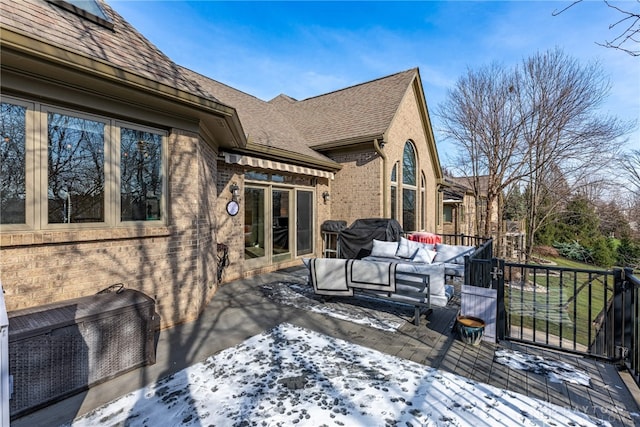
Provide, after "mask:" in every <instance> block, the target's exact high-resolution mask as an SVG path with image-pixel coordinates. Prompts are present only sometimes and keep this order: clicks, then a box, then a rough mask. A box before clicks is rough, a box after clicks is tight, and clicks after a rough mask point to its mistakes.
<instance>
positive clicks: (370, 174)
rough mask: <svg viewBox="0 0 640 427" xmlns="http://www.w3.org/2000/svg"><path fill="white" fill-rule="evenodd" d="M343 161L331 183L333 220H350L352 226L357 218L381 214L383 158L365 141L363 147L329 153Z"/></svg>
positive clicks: (337, 160) (338, 160) (335, 158)
mask: <svg viewBox="0 0 640 427" xmlns="http://www.w3.org/2000/svg"><path fill="white" fill-rule="evenodd" d="M329 156H330V157H331V158H332V159H333V160H334V161H336V162H338V163H340V164H342V169H341V170H340V171H339V172H338V173H337V174H336V178H335V180H334V181H333V182H332V183H331V188H332V190H331V201H330V203H331V211H330V215H331V218H330V219H333V220H344V221H347V225H351V223H353V221H355V220H356V219H358V218H375V217H381V216H382V181H381V169H382V160H381V158H380V157H379V156H378V154H377V153H376V152H375V151H374V149H373V144H366V145H365V146H363V147H362V148H361V149H360V150H347V151H341V152H333V153H330V154H329Z"/></svg>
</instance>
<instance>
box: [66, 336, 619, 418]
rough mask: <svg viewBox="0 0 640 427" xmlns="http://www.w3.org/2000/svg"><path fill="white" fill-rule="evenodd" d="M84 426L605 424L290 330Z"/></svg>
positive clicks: (141, 394) (114, 406) (100, 412)
mask: <svg viewBox="0 0 640 427" xmlns="http://www.w3.org/2000/svg"><path fill="white" fill-rule="evenodd" d="M72 425H73V426H74V427H82V426H95V425H102V426H115V425H118V426H121V425H131V426H209V425H213V426H230V425H233V426H244V425H246V426H250V425H256V426H263V425H264V426H291V425H300V426H329V425H331V426H335V425H342V426H390V425H403V426H404V425H407V426H408V425H414V426H415V425H420V426H474V427H479V426H494V425H500V426H540V425H554V426H574V425H580V426H610V424H609V423H608V422H605V421H600V420H596V419H593V418H590V417H589V416H588V415H585V414H583V413H579V412H574V411H571V410H569V409H566V408H562V407H560V406H556V405H553V404H551V403H547V402H543V401H540V400H536V399H533V398H529V397H526V396H524V395H521V394H518V393H514V392H510V391H507V390H502V389H499V388H496V387H492V386H489V385H486V384H483V383H478V382H475V381H472V380H469V379H466V378H464V377H460V376H457V375H453V374H450V373H446V372H442V371H439V370H436V369H433V368H430V367H427V366H424V365H420V364H418V363H415V362H411V361H408V360H404V359H400V358H397V357H394V356H389V355H386V354H384V353H380V352H378V351H375V350H371V349H367V348H365V347H361V346H358V345H355V344H351V343H348V342H346V341H343V340H339V339H335V338H332V337H328V336H325V335H322V334H319V333H316V332H313V331H309V330H306V329H303V328H300V327H297V326H293V325H290V324H281V325H279V326H277V327H275V328H274V329H272V330H270V331H267V332H265V333H263V334H260V335H256V336H254V337H252V338H249V339H248V340H246V341H244V342H243V343H241V344H239V345H237V346H235V347H232V348H229V349H227V350H224V351H222V352H220V353H218V354H216V355H214V356H211V357H209V358H208V359H207V360H205V361H204V362H202V363H198V364H195V365H193V366H191V367H189V368H187V369H184V370H182V371H180V372H177V373H176V374H174V375H172V376H169V377H166V378H163V379H161V380H160V381H158V382H156V383H154V384H151V385H149V386H147V387H145V388H143V389H140V390H137V391H135V392H133V393H129V394H127V395H125V396H122V397H121V398H119V399H117V400H115V401H113V402H111V403H109V404H107V405H105V406H103V407H101V408H98V409H96V410H94V411H92V412H90V413H88V414H86V415H85V416H83V417H80V418H78V419H76V420H75V421H74V422H73V423H72Z"/></svg>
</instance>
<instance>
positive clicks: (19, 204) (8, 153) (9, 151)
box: [0, 102, 27, 224]
mask: <svg viewBox="0 0 640 427" xmlns="http://www.w3.org/2000/svg"><path fill="white" fill-rule="evenodd" d="M26 113H27V109H26V108H25V107H21V106H19V105H13V104H7V103H4V102H3V103H2V104H0V132H2V135H0V137H1V138H2V139H1V140H0V223H2V224H24V223H25V222H26V218H25V206H26V205H25V200H26V186H25V141H26V138H25V117H26Z"/></svg>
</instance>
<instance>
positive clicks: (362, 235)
mask: <svg viewBox="0 0 640 427" xmlns="http://www.w3.org/2000/svg"><path fill="white" fill-rule="evenodd" d="M403 233H404V232H403V230H402V227H401V226H400V224H399V223H398V221H396V220H395V219H389V218H367V219H357V220H355V221H354V222H353V224H351V225H350V226H349V227H348V228H345V229H344V230H341V231H340V234H338V242H339V246H340V256H341V257H342V258H355V259H361V258H364V257H365V256H368V255H370V254H371V248H372V247H373V240H374V239H376V240H383V241H386V242H397V241H399V240H400V236H402V234H403Z"/></svg>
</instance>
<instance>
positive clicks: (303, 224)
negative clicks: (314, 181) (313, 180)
mask: <svg viewBox="0 0 640 427" xmlns="http://www.w3.org/2000/svg"><path fill="white" fill-rule="evenodd" d="M296 200H297V205H296V255H297V256H300V255H305V254H310V253H311V252H313V192H311V191H298V192H297V197H296Z"/></svg>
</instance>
